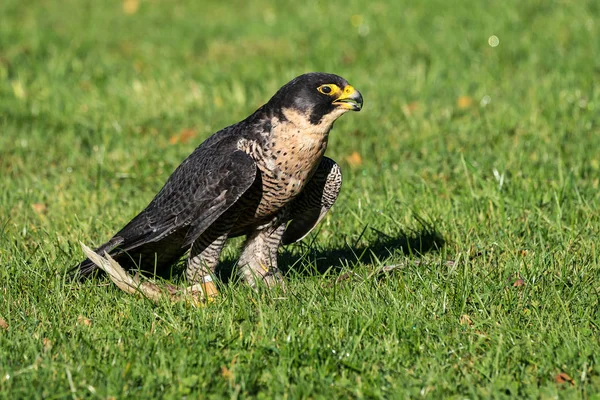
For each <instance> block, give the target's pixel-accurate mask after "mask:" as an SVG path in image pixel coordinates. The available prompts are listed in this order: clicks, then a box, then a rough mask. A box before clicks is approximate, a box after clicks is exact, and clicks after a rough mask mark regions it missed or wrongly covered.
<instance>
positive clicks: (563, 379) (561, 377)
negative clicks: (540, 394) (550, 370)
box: [554, 372, 575, 385]
mask: <svg viewBox="0 0 600 400" xmlns="http://www.w3.org/2000/svg"><path fill="white" fill-rule="evenodd" d="M554 382H556V383H558V384H563V383H570V384H571V385H575V380H574V379H573V378H571V377H570V376H569V375H567V374H566V373H564V372H561V373H560V374H558V375H556V376H555V377H554Z"/></svg>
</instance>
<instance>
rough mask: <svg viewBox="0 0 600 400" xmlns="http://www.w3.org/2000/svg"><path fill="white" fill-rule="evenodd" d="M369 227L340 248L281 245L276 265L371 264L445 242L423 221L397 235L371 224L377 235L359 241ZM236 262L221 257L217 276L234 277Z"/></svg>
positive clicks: (316, 269)
mask: <svg viewBox="0 0 600 400" xmlns="http://www.w3.org/2000/svg"><path fill="white" fill-rule="evenodd" d="M368 229H369V228H368V226H366V227H365V228H364V230H363V232H362V233H361V235H360V236H359V238H358V239H357V240H356V241H355V243H354V244H349V243H346V244H345V245H344V246H342V247H340V248H334V249H327V248H319V247H318V246H317V245H316V244H315V243H314V241H313V242H312V243H309V244H305V243H302V242H301V243H299V244H296V245H290V246H287V247H284V249H283V251H282V252H281V253H280V255H279V259H278V264H279V268H280V269H281V271H282V272H283V273H284V274H286V273H287V272H288V271H290V270H294V272H295V273H298V274H304V275H313V274H315V273H319V274H323V273H325V272H326V271H331V270H332V269H333V270H341V269H342V268H344V267H346V266H352V265H354V264H356V263H359V262H360V263H364V264H374V263H377V262H378V261H380V260H383V259H386V258H388V257H390V256H392V255H394V254H398V253H399V252H400V253H401V254H404V255H423V254H426V253H429V252H433V251H439V250H441V249H442V247H443V246H444V245H445V243H446V241H445V240H444V238H443V237H442V235H441V234H440V233H439V232H438V231H437V230H436V229H435V228H434V227H432V226H429V225H425V226H422V227H421V229H419V230H417V231H413V232H401V233H400V234H398V235H396V236H389V235H387V234H384V233H383V232H380V231H378V230H376V229H373V228H370V231H371V232H374V233H375V234H376V237H375V238H374V239H373V240H370V242H369V243H367V244H359V243H363V242H364V241H362V240H361V239H362V237H363V236H364V234H365V232H367V230H368ZM236 262H237V260H236V259H234V258H228V259H225V260H223V261H222V262H221V263H220V264H219V266H218V267H217V269H216V271H215V274H216V275H217V277H219V278H220V279H221V280H222V281H223V282H224V283H227V282H229V281H230V280H231V279H235V276H234V270H235V266H236Z"/></svg>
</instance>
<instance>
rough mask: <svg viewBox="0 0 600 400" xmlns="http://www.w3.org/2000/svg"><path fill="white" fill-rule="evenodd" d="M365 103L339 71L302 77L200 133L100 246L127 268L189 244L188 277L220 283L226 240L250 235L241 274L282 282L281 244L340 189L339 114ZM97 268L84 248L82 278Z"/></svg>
mask: <svg viewBox="0 0 600 400" xmlns="http://www.w3.org/2000/svg"><path fill="white" fill-rule="evenodd" d="M362 108H363V97H362V95H361V93H360V92H359V91H358V90H356V89H355V88H354V87H353V86H351V85H350V84H349V83H348V81H346V80H345V79H344V78H342V77H340V76H338V75H335V74H329V73H322V72H311V73H306V74H303V75H300V76H298V77H296V78H295V79H293V80H291V81H290V82H288V83H287V84H285V85H284V86H282V87H281V88H280V89H279V90H278V91H277V92H276V93H275V94H274V95H273V96H272V97H271V98H270V100H269V101H268V102H266V103H265V104H264V105H262V106H261V107H259V108H258V109H257V110H256V111H255V112H254V113H252V114H251V115H250V116H248V117H247V118H246V119H244V120H242V121H240V122H238V123H236V124H234V125H231V126H228V127H226V128H223V129H221V130H219V131H218V132H216V133H214V134H213V135H211V136H210V137H208V139H206V140H205V141H204V142H202V143H201V144H200V145H199V146H198V147H197V148H196V149H195V150H194V151H193V152H192V153H191V154H190V155H189V156H188V157H187V158H186V159H185V160H184V161H183V162H182V163H181V164H180V165H179V166H178V167H177V168H176V169H175V171H174V172H173V173H172V175H171V176H170V177H169V178H168V179H167V181H166V183H165V184H164V186H163V187H162V189H161V190H160V191H159V192H158V194H157V195H156V196H155V197H154V199H153V200H152V201H151V202H150V203H149V204H148V206H147V207H146V208H144V209H143V210H142V211H141V212H140V213H139V214H138V215H137V216H135V217H134V218H133V219H132V220H131V221H130V222H129V223H127V224H126V225H125V226H124V227H123V228H122V229H121V230H119V231H118V232H117V233H116V234H115V235H114V236H113V237H112V238H111V239H110V240H109V241H107V242H106V243H104V244H103V245H101V246H99V247H98V248H97V249H96V250H95V252H96V253H99V254H107V255H108V256H110V258H111V259H113V260H114V261H116V262H117V263H118V264H119V265H121V266H122V267H123V268H124V269H125V270H130V271H131V270H142V271H149V272H155V273H156V272H161V271H166V270H168V268H170V267H171V266H172V265H173V264H175V263H176V262H178V261H179V260H180V259H181V258H182V257H183V256H184V255H185V254H186V253H187V252H189V253H188V256H187V265H186V268H185V276H186V278H187V280H188V282H190V283H192V284H206V285H212V286H213V287H212V290H216V288H215V287H214V282H213V276H214V273H215V269H216V267H217V265H218V263H219V257H220V253H221V250H222V249H223V246H224V244H225V242H226V240H227V239H229V238H233V237H239V236H245V237H246V240H245V242H244V244H243V247H242V251H241V255H240V257H239V260H238V262H237V273H238V275H239V276H240V278H241V279H242V280H243V281H245V282H247V283H248V284H249V285H251V286H252V287H257V285H259V284H260V282H263V283H264V284H266V285H267V286H268V287H273V286H277V285H282V283H283V278H282V274H281V271H280V269H279V268H278V266H277V253H278V249H279V247H280V246H281V245H288V244H291V243H294V242H297V241H299V240H301V239H303V238H304V237H306V235H308V233H309V232H311V231H312V230H313V228H314V227H315V226H316V225H317V224H318V223H319V222H320V221H321V220H322V219H323V217H324V216H325V215H326V213H327V212H328V211H329V210H330V208H331V206H332V205H333V204H334V202H335V201H336V199H337V197H338V194H339V192H340V189H341V185H342V174H341V170H340V167H339V165H338V164H337V163H336V162H335V161H333V160H332V159H330V158H328V157H325V156H324V153H325V150H326V148H327V143H328V138H329V133H330V131H331V129H332V127H333V125H334V122H335V121H336V120H337V119H338V118H339V117H340V116H341V115H343V114H345V113H346V112H348V111H360V110H361V109H362ZM92 258H93V257H92ZM97 270H98V265H97V264H96V263H94V262H93V261H92V260H90V258H86V259H85V260H83V261H82V262H81V263H79V264H78V265H76V266H75V267H74V268H72V269H71V272H72V277H73V278H74V279H80V280H83V279H86V278H88V277H90V276H91V275H93V274H94V272H95V271H97Z"/></svg>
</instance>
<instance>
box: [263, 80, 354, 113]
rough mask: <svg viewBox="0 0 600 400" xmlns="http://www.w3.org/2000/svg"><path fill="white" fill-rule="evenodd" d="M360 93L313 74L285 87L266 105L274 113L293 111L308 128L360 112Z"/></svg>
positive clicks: (335, 81) (341, 82)
mask: <svg viewBox="0 0 600 400" xmlns="http://www.w3.org/2000/svg"><path fill="white" fill-rule="evenodd" d="M362 105H363V99H362V95H361V94H360V92H359V91H358V90H356V89H354V88H353V87H352V86H350V84H348V82H347V81H346V80H345V79H344V78H342V77H340V76H337V75H333V74H326V73H322V72H312V73H308V74H304V75H300V76H299V77H297V78H295V79H293V80H292V81H290V82H289V83H287V84H286V85H284V86H283V87H282V88H281V89H279V91H278V92H277V93H275V95H274V96H273V97H272V98H271V100H269V103H267V106H268V107H271V108H273V109H280V110H284V109H292V110H294V111H296V112H298V113H300V114H302V115H305V116H306V117H307V118H308V119H309V120H310V123H311V124H314V125H316V124H319V123H321V122H322V120H323V119H327V120H329V119H331V120H332V121H331V122H332V123H333V121H334V120H335V119H337V118H338V117H339V116H340V115H342V114H343V113H345V112H346V111H360V109H361V108H362Z"/></svg>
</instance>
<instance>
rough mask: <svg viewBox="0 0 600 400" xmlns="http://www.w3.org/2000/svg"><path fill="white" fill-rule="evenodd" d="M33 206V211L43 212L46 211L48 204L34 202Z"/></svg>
mask: <svg viewBox="0 0 600 400" xmlns="http://www.w3.org/2000/svg"><path fill="white" fill-rule="evenodd" d="M31 208H33V211H35V212H36V213H38V214H43V213H45V212H46V209H47V207H46V205H45V204H44V203H33V204H32V205H31Z"/></svg>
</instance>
